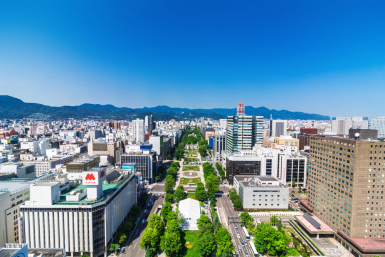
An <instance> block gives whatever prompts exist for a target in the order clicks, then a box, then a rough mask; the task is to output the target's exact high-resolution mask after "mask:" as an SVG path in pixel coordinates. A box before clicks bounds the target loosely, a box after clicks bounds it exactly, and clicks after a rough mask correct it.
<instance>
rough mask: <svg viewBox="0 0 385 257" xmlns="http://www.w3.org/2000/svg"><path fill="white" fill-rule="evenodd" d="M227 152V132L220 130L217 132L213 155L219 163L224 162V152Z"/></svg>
mask: <svg viewBox="0 0 385 257" xmlns="http://www.w3.org/2000/svg"><path fill="white" fill-rule="evenodd" d="M223 151H226V131H225V130H220V131H216V132H215V136H214V146H213V155H214V159H215V161H217V162H220V161H222V152H223Z"/></svg>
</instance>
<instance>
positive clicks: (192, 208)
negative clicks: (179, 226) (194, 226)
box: [179, 198, 201, 221]
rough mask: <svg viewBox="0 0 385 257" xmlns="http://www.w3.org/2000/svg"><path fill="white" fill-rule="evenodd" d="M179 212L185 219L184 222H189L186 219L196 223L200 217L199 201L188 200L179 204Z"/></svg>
mask: <svg viewBox="0 0 385 257" xmlns="http://www.w3.org/2000/svg"><path fill="white" fill-rule="evenodd" d="M179 211H180V212H181V213H182V214H183V216H184V217H185V218H186V221H190V220H189V219H188V218H191V220H193V221H196V220H197V219H199V218H200V216H201V205H200V203H199V201H197V200H194V199H190V198H188V199H185V200H182V201H180V202H179Z"/></svg>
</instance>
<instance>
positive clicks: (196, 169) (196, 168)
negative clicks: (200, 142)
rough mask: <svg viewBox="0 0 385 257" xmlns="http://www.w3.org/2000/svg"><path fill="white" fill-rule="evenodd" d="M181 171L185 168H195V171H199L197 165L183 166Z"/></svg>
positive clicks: (185, 169)
mask: <svg viewBox="0 0 385 257" xmlns="http://www.w3.org/2000/svg"><path fill="white" fill-rule="evenodd" d="M182 170H183V171H187V170H195V171H199V167H198V166H183V169H182Z"/></svg>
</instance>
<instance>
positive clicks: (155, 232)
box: [139, 213, 164, 254]
mask: <svg viewBox="0 0 385 257" xmlns="http://www.w3.org/2000/svg"><path fill="white" fill-rule="evenodd" d="M163 230H164V222H163V220H162V218H161V217H160V216H159V215H157V214H156V213H154V214H152V215H151V216H150V219H149V221H148V223H147V227H146V229H145V230H144V234H143V237H142V241H141V242H140V243H139V246H140V247H141V248H143V249H146V247H147V246H148V247H149V248H150V251H151V252H152V253H153V254H155V253H156V252H157V250H158V249H159V245H160V237H161V235H162V234H163Z"/></svg>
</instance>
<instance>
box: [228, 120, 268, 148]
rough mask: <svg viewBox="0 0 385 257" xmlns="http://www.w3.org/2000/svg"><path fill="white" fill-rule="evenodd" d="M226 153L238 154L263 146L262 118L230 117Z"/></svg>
mask: <svg viewBox="0 0 385 257" xmlns="http://www.w3.org/2000/svg"><path fill="white" fill-rule="evenodd" d="M226 133H227V138H226V151H227V152H229V153H237V152H239V151H242V150H251V149H252V148H253V147H254V146H255V145H262V140H263V117H262V116H228V117H227V130H226Z"/></svg>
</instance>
